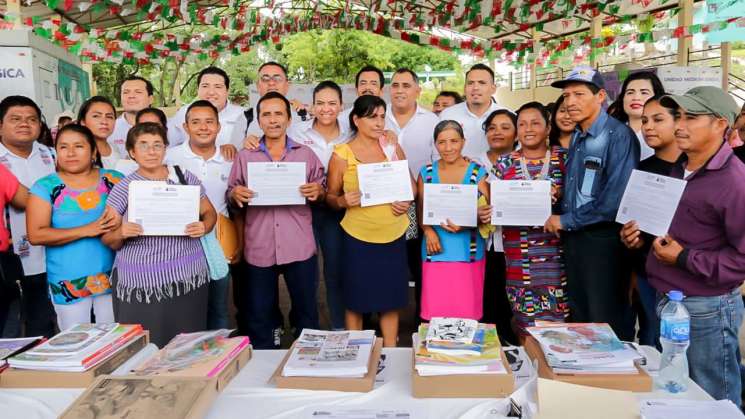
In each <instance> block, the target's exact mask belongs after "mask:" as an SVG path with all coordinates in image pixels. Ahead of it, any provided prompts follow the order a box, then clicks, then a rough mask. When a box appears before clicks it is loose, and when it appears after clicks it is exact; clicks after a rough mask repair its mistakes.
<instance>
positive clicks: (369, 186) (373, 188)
mask: <svg viewBox="0 0 745 419" xmlns="http://www.w3.org/2000/svg"><path fill="white" fill-rule="evenodd" d="M357 179H358V181H359V184H360V192H361V193H362V196H361V197H360V206H361V207H371V206H373V205H382V204H390V203H392V202H396V201H411V200H413V199H414V192H413V191H412V190H411V175H410V174H409V163H408V162H407V161H406V160H397V161H390V162H383V163H369V164H358V165H357Z"/></svg>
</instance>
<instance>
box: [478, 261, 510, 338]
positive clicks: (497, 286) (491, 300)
mask: <svg viewBox="0 0 745 419" xmlns="http://www.w3.org/2000/svg"><path fill="white" fill-rule="evenodd" d="M506 269H507V267H506V263H505V259H504V253H503V252H495V251H493V250H489V251H487V252H486V275H485V277H484V315H483V317H481V322H482V323H491V324H495V325H496V326H497V334H498V335H499V338H500V340H501V341H502V342H503V343H505V344H506V343H510V344H513V345H516V344H517V343H518V342H517V337H516V336H515V332H514V331H513V330H512V309H511V308H510V302H509V301H508V300H507V291H506V290H505V287H506V285H507V282H506V279H505V276H506Z"/></svg>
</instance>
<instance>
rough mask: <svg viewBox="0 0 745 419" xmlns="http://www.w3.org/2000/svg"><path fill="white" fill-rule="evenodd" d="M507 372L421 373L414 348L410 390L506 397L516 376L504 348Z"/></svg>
mask: <svg viewBox="0 0 745 419" xmlns="http://www.w3.org/2000/svg"><path fill="white" fill-rule="evenodd" d="M502 363H503V364H504V367H505V369H506V370H507V373H506V374H457V375H433V376H421V375H419V373H418V372H417V370H416V368H415V364H416V355H415V354H414V352H413V351H412V362H411V394H412V395H413V396H414V397H416V398H428V397H438V398H452V397H457V398H492V397H493V398H503V397H505V396H509V395H510V394H512V391H513V390H514V388H515V377H514V375H513V374H512V369H511V368H510V364H509V363H508V362H507V357H506V356H505V355H504V352H502Z"/></svg>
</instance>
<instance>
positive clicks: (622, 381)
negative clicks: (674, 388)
mask: <svg viewBox="0 0 745 419" xmlns="http://www.w3.org/2000/svg"><path fill="white" fill-rule="evenodd" d="M525 352H527V353H528V356H529V357H530V359H533V360H535V361H537V363H538V376H539V377H541V378H547V379H549V380H557V381H563V382H565V383H572V384H579V385H583V386H589V387H598V388H607V389H611V390H626V391H634V392H637V393H646V392H649V391H652V377H650V376H649V374H647V372H646V371H644V370H643V369H642V368H640V367H639V366H638V365H637V366H636V369H637V370H638V371H639V373H638V374H556V373H554V372H553V370H552V369H551V367H549V365H548V363H547V362H546V356H545V355H544V354H543V350H542V349H541V345H540V344H539V343H538V341H537V340H535V338H533V337H532V336H528V338H527V339H526V340H525Z"/></svg>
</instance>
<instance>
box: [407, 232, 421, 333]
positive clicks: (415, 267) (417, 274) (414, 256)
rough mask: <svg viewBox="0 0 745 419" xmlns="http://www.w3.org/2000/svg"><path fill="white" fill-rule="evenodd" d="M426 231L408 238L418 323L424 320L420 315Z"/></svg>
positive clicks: (408, 258) (408, 260) (410, 273)
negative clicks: (423, 239) (415, 236)
mask: <svg viewBox="0 0 745 419" xmlns="http://www.w3.org/2000/svg"><path fill="white" fill-rule="evenodd" d="M423 236H424V233H423V232H422V231H421V230H420V231H419V234H418V235H417V238H415V239H410V240H406V261H407V263H408V264H409V275H410V278H411V280H412V281H414V299H415V300H416V307H415V308H416V312H415V313H416V316H417V319H418V322H417V323H421V322H423V321H424V320H423V319H422V318H421V317H419V315H420V314H421V309H420V306H421V303H422V237H423Z"/></svg>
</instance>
